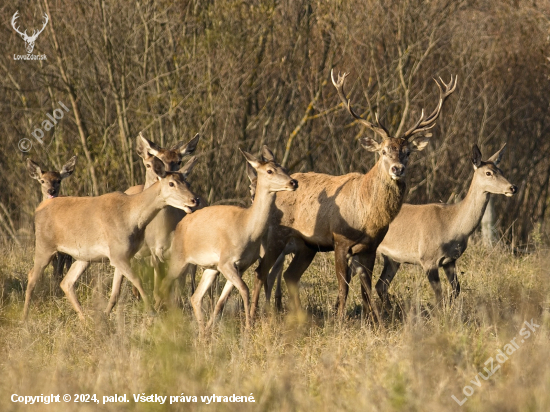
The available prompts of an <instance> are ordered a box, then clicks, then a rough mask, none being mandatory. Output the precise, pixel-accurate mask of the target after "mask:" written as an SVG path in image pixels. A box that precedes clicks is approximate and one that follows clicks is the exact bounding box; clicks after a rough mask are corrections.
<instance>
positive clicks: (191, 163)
mask: <svg viewBox="0 0 550 412" xmlns="http://www.w3.org/2000/svg"><path fill="white" fill-rule="evenodd" d="M197 136H198V135H197ZM197 160H199V158H198V157H197V156H193V157H192V158H191V159H189V160H188V161H187V163H185V165H184V166H183V167H182V168H181V169H180V170H179V171H178V172H179V173H181V174H182V175H183V177H185V178H187V176H188V175H189V173H191V171H192V170H193V168H194V167H195V165H196V164H197Z"/></svg>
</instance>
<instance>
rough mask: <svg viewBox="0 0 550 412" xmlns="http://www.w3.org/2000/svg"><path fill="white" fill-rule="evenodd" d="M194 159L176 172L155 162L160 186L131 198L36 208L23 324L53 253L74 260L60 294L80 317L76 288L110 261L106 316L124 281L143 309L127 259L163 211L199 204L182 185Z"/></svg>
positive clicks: (71, 200)
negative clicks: (92, 268)
mask: <svg viewBox="0 0 550 412" xmlns="http://www.w3.org/2000/svg"><path fill="white" fill-rule="evenodd" d="M194 163H195V159H191V160H190V161H189V162H188V163H187V164H186V165H185V166H184V167H183V168H181V169H180V170H179V172H177V173H175V172H167V171H166V170H165V166H164V164H163V162H162V161H161V160H159V159H156V158H155V159H153V161H152V170H153V172H154V173H155V174H156V175H157V176H158V178H159V181H158V182H157V183H155V184H153V185H152V186H150V187H149V188H148V189H146V190H143V191H142V192H141V193H138V194H135V195H126V194H124V193H120V192H114V193H108V194H105V195H102V196H97V197H58V198H55V199H48V200H46V201H44V202H42V203H41V204H40V206H39V207H38V209H37V210H36V214H35V228H36V247H35V254H34V267H33V269H31V271H30V272H29V276H28V284H27V291H26V295H25V306H24V310H23V317H24V318H25V319H26V318H27V315H28V311H29V304H30V300H31V296H32V291H33V289H34V287H35V285H36V282H37V281H38V279H40V277H41V276H42V273H43V272H44V268H45V267H46V266H47V265H48V263H49V262H50V260H51V259H52V257H53V255H54V254H55V253H56V252H62V253H66V254H68V255H70V256H72V257H73V258H74V259H75V262H74V263H73V265H72V266H71V269H70V270H69V272H68V273H67V275H66V276H65V277H64V278H63V280H62V281H61V289H63V291H64V292H65V294H66V295H67V298H68V299H69V301H70V302H71V304H72V305H73V307H74V309H75V310H76V312H77V313H78V315H79V317H80V318H81V319H82V320H83V319H84V314H83V311H82V307H81V306H80V303H79V302H78V299H77V296H76V293H75V290H74V284H75V282H76V281H77V280H78V278H79V277H80V275H81V274H82V273H83V272H84V270H85V269H86V268H87V267H88V266H89V265H90V263H91V262H98V261H102V260H103V259H109V261H110V262H111V265H112V266H114V267H115V273H114V277H113V287H112V292H111V298H110V300H109V303H108V305H107V309H106V311H105V313H106V314H109V313H110V311H111V309H112V308H113V306H114V305H115V303H116V301H117V299H118V296H119V294H120V283H121V281H122V276H125V277H126V278H127V279H128V280H129V281H130V282H132V283H133V284H134V286H136V288H137V289H138V291H139V293H140V294H141V297H142V299H143V303H144V305H145V308H146V309H148V308H149V300H148V298H147V296H146V295H145V293H144V291H143V288H142V286H141V281H140V279H139V277H137V276H135V275H134V273H133V272H132V269H131V266H130V259H132V258H133V257H134V255H135V254H136V252H137V251H138V250H139V249H140V247H141V245H142V243H143V238H144V232H145V228H146V227H147V225H148V224H149V223H150V222H151V220H152V219H153V218H154V217H155V216H156V215H157V213H158V212H159V211H160V210H162V209H163V208H165V207H166V206H168V205H169V206H173V207H177V208H181V209H183V210H185V212H187V213H191V212H192V208H194V207H196V206H197V204H198V200H197V198H196V196H195V195H194V194H193V193H192V192H191V191H190V190H189V184H188V183H187V181H186V176H187V174H188V173H189V172H190V171H191V168H192V166H193V164H194Z"/></svg>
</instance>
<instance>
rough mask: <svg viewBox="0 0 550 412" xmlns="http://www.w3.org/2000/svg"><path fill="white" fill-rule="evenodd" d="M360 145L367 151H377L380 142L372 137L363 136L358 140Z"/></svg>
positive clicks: (379, 147)
mask: <svg viewBox="0 0 550 412" xmlns="http://www.w3.org/2000/svg"><path fill="white" fill-rule="evenodd" d="M359 142H360V143H361V146H363V147H364V148H365V149H367V150H368V151H369V152H377V151H379V150H380V149H381V146H380V143H378V142H377V141H376V140H374V139H373V138H372V137H363V138H362V139H361V140H359Z"/></svg>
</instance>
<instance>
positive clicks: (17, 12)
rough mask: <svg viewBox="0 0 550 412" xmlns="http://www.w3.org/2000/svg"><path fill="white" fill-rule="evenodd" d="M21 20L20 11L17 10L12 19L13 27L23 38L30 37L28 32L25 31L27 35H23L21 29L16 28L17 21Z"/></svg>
mask: <svg viewBox="0 0 550 412" xmlns="http://www.w3.org/2000/svg"><path fill="white" fill-rule="evenodd" d="M18 18H19V10H17V11H16V12H15V14H14V15H13V17H12V18H11V26H12V27H13V29H14V30H15V31H16V32H17V33H19V34H20V35H21V36H24V37H28V36H27V30H25V33H21V31H19V27H16V26H15V20H17V19H18Z"/></svg>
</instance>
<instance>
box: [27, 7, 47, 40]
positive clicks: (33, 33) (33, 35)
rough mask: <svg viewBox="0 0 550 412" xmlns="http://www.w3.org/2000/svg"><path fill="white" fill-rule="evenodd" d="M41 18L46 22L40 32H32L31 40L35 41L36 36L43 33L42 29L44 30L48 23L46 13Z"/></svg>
mask: <svg viewBox="0 0 550 412" xmlns="http://www.w3.org/2000/svg"><path fill="white" fill-rule="evenodd" d="M42 17H44V18H45V19H46V21H45V22H44V25H43V26H42V28H41V29H40V30H38V32H36V30H33V31H32V36H31V37H30V38H31V39H32V40H36V39H37V37H38V35H39V34H40V33H42V32H43V31H44V29H45V28H46V25H47V24H48V21H49V20H50V19H49V18H48V15H47V14H46V13H44V16H42Z"/></svg>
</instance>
